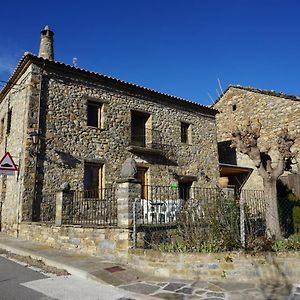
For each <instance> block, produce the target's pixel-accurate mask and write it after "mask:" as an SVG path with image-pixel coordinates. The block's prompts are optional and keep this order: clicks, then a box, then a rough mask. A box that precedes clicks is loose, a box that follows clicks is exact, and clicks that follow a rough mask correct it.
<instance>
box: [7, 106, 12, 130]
mask: <svg viewBox="0 0 300 300" xmlns="http://www.w3.org/2000/svg"><path fill="white" fill-rule="evenodd" d="M11 116H12V110H9V111H8V114H7V130H6V134H7V135H9V134H10V130H11Z"/></svg>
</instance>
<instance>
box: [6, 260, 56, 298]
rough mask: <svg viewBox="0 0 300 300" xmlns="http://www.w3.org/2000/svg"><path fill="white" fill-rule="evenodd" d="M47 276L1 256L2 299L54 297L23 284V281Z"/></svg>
mask: <svg viewBox="0 0 300 300" xmlns="http://www.w3.org/2000/svg"><path fill="white" fill-rule="evenodd" d="M45 278H47V276H45V275H43V274H41V273H39V272H37V271H34V270H31V269H29V268H27V267H25V266H22V265H20V264H18V263H15V262H13V261H10V260H8V259H6V258H4V257H1V256H0V300H15V299H16V300H27V299H28V300H41V299H43V300H46V299H53V298H50V297H47V296H46V295H44V294H42V293H39V292H36V291H34V290H32V289H29V288H27V287H25V286H22V285H21V284H22V283H25V282H29V281H34V280H39V279H45Z"/></svg>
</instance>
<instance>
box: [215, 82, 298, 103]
mask: <svg viewBox="0 0 300 300" xmlns="http://www.w3.org/2000/svg"><path fill="white" fill-rule="evenodd" d="M230 88H237V89H242V90H246V91H249V92H253V93H261V94H264V95H269V96H274V97H280V98H285V99H290V100H294V101H300V96H295V95H289V94H286V93H282V92H276V91H274V90H265V89H259V88H255V87H251V86H248V87H247V86H242V85H239V84H229V85H228V87H227V89H226V90H225V91H224V93H223V94H222V95H220V96H219V97H218V98H217V99H216V100H215V102H214V103H213V105H212V107H213V106H214V105H215V104H217V103H218V102H219V101H220V100H221V98H222V97H223V96H224V95H225V94H226V93H227V92H228V90H229V89H230Z"/></svg>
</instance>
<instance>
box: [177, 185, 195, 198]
mask: <svg viewBox="0 0 300 300" xmlns="http://www.w3.org/2000/svg"><path fill="white" fill-rule="evenodd" d="M192 183H193V182H191V181H186V182H179V183H178V192H179V198H180V199H182V200H188V199H190V198H191V197H190V196H191V195H190V192H191V186H192Z"/></svg>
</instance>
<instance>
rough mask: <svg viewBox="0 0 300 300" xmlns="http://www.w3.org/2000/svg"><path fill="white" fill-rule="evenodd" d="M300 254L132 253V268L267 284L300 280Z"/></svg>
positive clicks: (184, 276)
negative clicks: (266, 281)
mask: <svg viewBox="0 0 300 300" xmlns="http://www.w3.org/2000/svg"><path fill="white" fill-rule="evenodd" d="M299 262H300V255H299V253H279V254H272V253H265V254H256V255H251V254H242V253H238V252H228V253H227V252H224V253H208V254H202V253H163V252H158V251H153V250H139V249H135V250H130V253H129V264H130V265H132V266H134V267H135V268H137V269H138V270H140V271H143V272H145V273H148V274H153V275H155V276H159V277H165V278H170V277H171V278H178V279H189V280H191V279H200V280H220V279H230V280H234V281H240V282H260V283H261V282H264V281H265V280H270V281H271V282H272V280H275V281H276V280H280V279H281V280H290V281H291V282H293V281H294V282H296V281H297V280H298V279H299V276H300V264H299Z"/></svg>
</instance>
